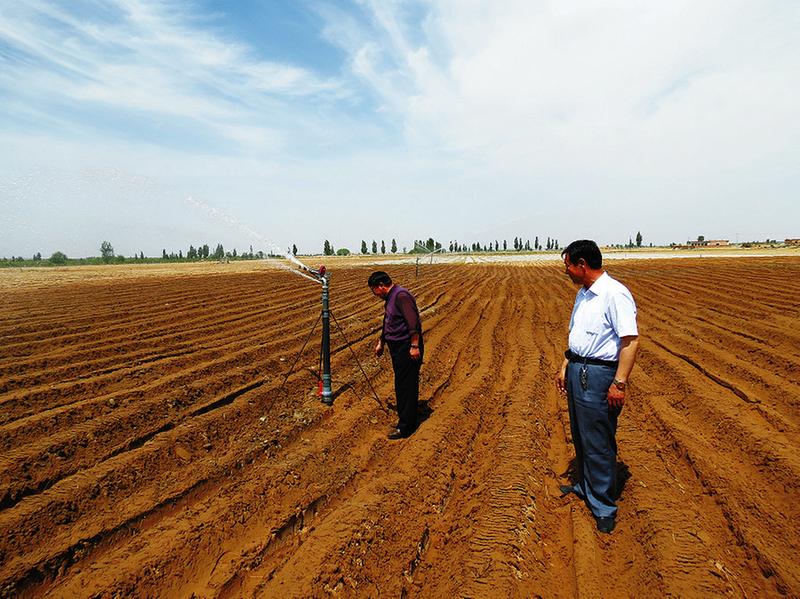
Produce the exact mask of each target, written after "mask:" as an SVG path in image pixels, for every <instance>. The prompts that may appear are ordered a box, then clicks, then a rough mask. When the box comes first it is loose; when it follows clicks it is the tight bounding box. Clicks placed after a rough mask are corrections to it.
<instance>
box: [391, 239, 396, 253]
mask: <svg viewBox="0 0 800 599" xmlns="http://www.w3.org/2000/svg"><path fill="white" fill-rule="evenodd" d="M392 253H393V254H396V253H397V242H396V241H395V240H394V237H393V238H392Z"/></svg>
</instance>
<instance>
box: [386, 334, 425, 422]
mask: <svg viewBox="0 0 800 599" xmlns="http://www.w3.org/2000/svg"><path fill="white" fill-rule="evenodd" d="M386 344H387V345H388V346H389V354H390V355H391V356H392V368H393V369H394V393H395V397H396V398H397V428H399V429H400V432H401V433H402V434H403V435H410V434H411V433H413V432H414V431H415V430H416V428H417V406H418V404H419V369H420V366H421V365H422V352H423V347H422V341H421V340H420V348H419V351H420V359H419V360H412V359H411V357H410V356H409V355H408V350H409V349H410V348H411V341H388V340H387V341H386Z"/></svg>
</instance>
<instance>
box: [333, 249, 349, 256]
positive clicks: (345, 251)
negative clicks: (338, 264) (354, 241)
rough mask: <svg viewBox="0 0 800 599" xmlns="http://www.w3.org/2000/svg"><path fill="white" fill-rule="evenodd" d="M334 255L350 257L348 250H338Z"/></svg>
mask: <svg viewBox="0 0 800 599" xmlns="http://www.w3.org/2000/svg"><path fill="white" fill-rule="evenodd" d="M336 255H337V256H349V255H350V250H348V249H347V248H339V249H338V250H336Z"/></svg>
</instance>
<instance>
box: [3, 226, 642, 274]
mask: <svg viewBox="0 0 800 599" xmlns="http://www.w3.org/2000/svg"><path fill="white" fill-rule="evenodd" d="M642 239H643V238H642V233H641V231H639V232H637V233H636V241H635V242H634V240H633V238H629V239H628V243H627V244H615V245H613V246H612V247H620V248H622V247H628V248H633V247H641V246H642ZM651 245H652V244H651ZM558 249H560V246H559V243H558V239H554V238H550V237H547V239H546V241H545V242H544V243H540V242H539V237H538V236H536V237H534V239H533V242H531V240H530V239H524V238H523V237H521V236H520V237H514V239H513V240H512V242H511V243H510V244H509V242H508V240H506V239H503V240H502V242H501V241H500V240H498V239H495V240H490V241H488V242H487V241H483V242H481V241H474V242H472V243H469V244H468V243H467V242H465V241H450V242H449V243H448V244H447V246H445V245H444V244H443V243H442V242H440V241H437V240H435V239H434V238H432V237H429V238H428V239H426V240H422V239H415V240H414V244H413V245H412V246H411V248H410V249H409V248H407V247H405V246H404V247H403V248H402V253H403V254H420V253H431V252H450V253H463V252H509V251H516V252H521V251H551V250H558ZM399 251H401V249H400V248H398V245H397V240H396V239H392V240H391V242H390V243H389V246H388V252H389V253H391V254H396V253H398V252H399ZM289 252H291V254H292V255H295V256H296V255H297V245H296V244H292V247H291V249H290V250H289ZM360 252H361V254H362V255H368V254H370V253H371V254H379V253H380V254H386V253H387V246H386V242H385V241H384V240H381V241H380V245H378V241H377V240H375V239H373V240H372V243H371V244H370V245H368V244H367V241H366V240H365V239H362V240H361V249H360ZM322 253H323V255H325V256H333V255H338V256H347V255H349V254H350V253H351V252H350V250H349V249H347V248H339V249H338V250H337V249H335V248H334V247H333V244H331V243H330V241H328V240H327V239H326V240H325V241H324V243H323V246H322ZM279 257H281V256H280V255H278V254H272V253H265V252H263V251H257V252H256V251H253V246H252V245H251V246H250V248H249V250H248V251H238V250H236V249H235V248H234V249H233V250H230V251H226V250H225V248H224V247H223V245H222V244H221V243H218V244H217V245H216V247H215V248H214V251H211V246H209V245H208V244H207V243H203V244H198V245H197V247H195V246H194V245H190V246H189V248H188V250H187V251H186V253H185V254H184V252H183V249H179V250H178V251H177V253H176V252H174V251H172V252H167V250H166V249H162V250H161V257H160V258H157V257H150V256H145V255H144V252H139V253H138V254H134V255H133V256H130V257H126V256H123V255H122V254H117V253H116V252H115V251H114V246H113V245H112V244H111V242H110V241H103V242H102V243H101V244H100V256H99V257H90V258H77V259H74V258H68V257H67V255H66V254H65V253H64V252H61V251H56V252H53V254H51V256H50V257H49V258H47V259H44V258H42V254H41V252H37V253H35V254H34V255H33V257H32V258H30V259H27V258H24V257H22V256H11V258H10V259H9V258H5V257H4V258H0V266H38V265H55V266H61V265H65V264H100V263H103V264H111V263H123V262H192V261H197V260H217V261H222V260H227V261H229V260H262V259H264V258H279Z"/></svg>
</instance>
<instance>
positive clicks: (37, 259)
mask: <svg viewBox="0 0 800 599" xmlns="http://www.w3.org/2000/svg"><path fill="white" fill-rule="evenodd" d="M33 261H34V262H41V261H42V252H36V253H35V254H34V255H33Z"/></svg>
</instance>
